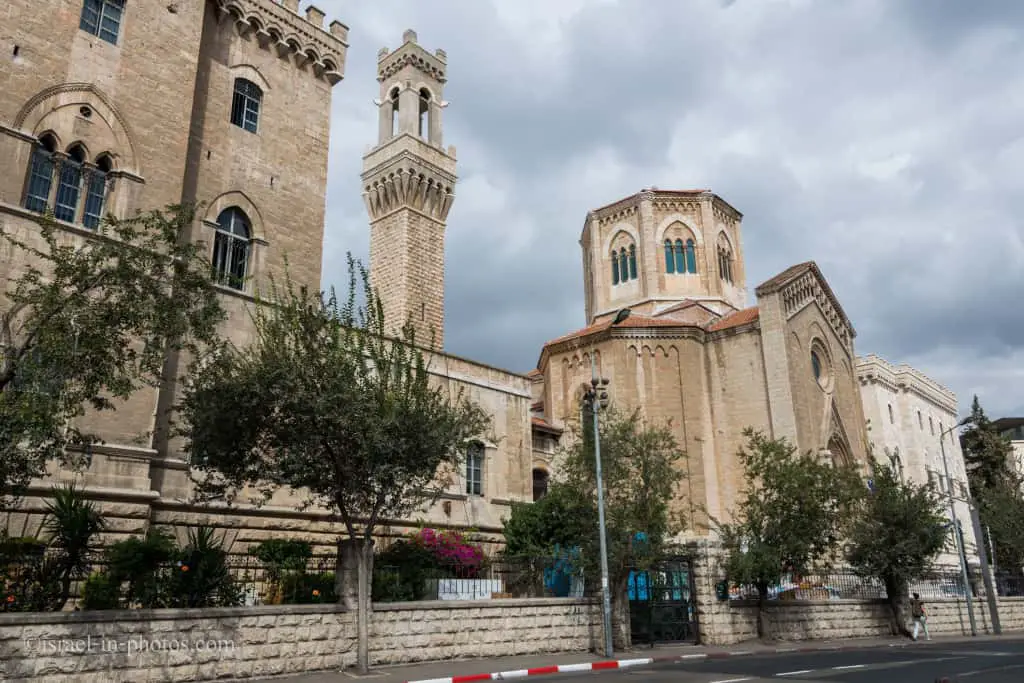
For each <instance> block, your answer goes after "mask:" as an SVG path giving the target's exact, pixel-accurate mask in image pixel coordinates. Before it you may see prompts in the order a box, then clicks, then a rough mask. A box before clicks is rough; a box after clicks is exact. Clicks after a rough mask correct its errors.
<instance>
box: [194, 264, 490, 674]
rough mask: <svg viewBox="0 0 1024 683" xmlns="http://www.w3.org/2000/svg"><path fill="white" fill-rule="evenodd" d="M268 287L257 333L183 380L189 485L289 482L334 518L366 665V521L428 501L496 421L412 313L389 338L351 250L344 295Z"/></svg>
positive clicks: (199, 490)
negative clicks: (352, 570)
mask: <svg viewBox="0 0 1024 683" xmlns="http://www.w3.org/2000/svg"><path fill="white" fill-rule="evenodd" d="M360 284H361V287H360V286H359V285H360ZM357 294H361V295H362V296H363V297H365V299H364V301H365V303H363V304H358V303H357ZM270 295H271V301H272V302H273V303H267V302H265V303H264V305H261V306H258V307H257V308H256V310H255V312H254V314H253V326H254V335H253V339H252V343H251V344H249V345H248V346H247V347H245V348H244V349H242V348H237V347H235V346H233V345H230V344H224V345H223V346H221V347H220V348H219V349H217V350H216V351H214V352H212V353H210V354H208V355H207V356H206V357H205V358H204V359H202V360H201V362H200V363H198V364H197V366H196V369H195V372H194V374H193V376H192V378H191V380H190V381H189V382H188V385H187V387H186V388H185V390H184V393H183V399H182V402H181V405H180V415H181V418H182V423H183V430H182V431H183V433H184V434H185V436H186V438H187V444H186V449H187V451H188V453H189V457H190V458H191V463H192V466H193V468H194V469H195V472H196V474H197V476H196V494H197V497H198V498H200V499H210V498H214V499H218V498H219V499H226V500H234V499H235V498H236V497H237V495H238V493H239V491H240V490H241V489H242V488H243V487H245V486H247V485H249V486H252V487H254V489H255V490H257V491H260V492H262V497H263V499H266V498H268V497H269V496H270V495H271V494H272V493H273V491H274V490H276V489H277V488H279V487H289V488H291V489H293V490H296V491H298V490H301V491H304V492H306V493H307V494H308V497H307V499H306V500H305V501H304V505H311V504H317V505H321V506H324V507H326V508H328V509H331V510H334V511H335V512H336V513H337V514H338V515H339V516H340V518H341V521H342V523H343V524H344V526H345V529H346V533H347V535H348V537H349V539H350V542H351V544H352V545H354V546H356V548H357V549H358V550H357V552H358V555H359V561H358V568H359V571H358V577H359V578H358V593H359V596H360V597H359V602H358V604H359V631H360V652H359V662H360V668H361V669H363V670H366V669H367V668H368V655H367V652H366V645H365V642H366V638H365V637H364V636H365V633H366V628H367V626H366V623H367V622H366V613H367V602H368V600H369V595H370V593H369V576H370V574H371V572H372V559H373V554H372V546H371V539H372V538H373V533H374V530H375V529H376V528H377V526H378V525H379V524H380V522H381V521H382V520H385V519H401V518H404V517H408V516H410V515H411V514H413V513H414V512H416V511H417V510H420V509H422V508H423V506H424V505H426V504H427V503H430V502H432V501H434V500H436V499H437V497H438V496H439V495H440V493H441V492H442V491H443V490H444V489H445V488H447V487H448V486H449V485H450V482H451V476H452V475H453V474H454V472H455V471H457V468H458V466H459V464H460V462H461V460H462V454H463V450H464V449H465V447H466V444H467V441H468V440H469V439H471V438H474V437H479V436H483V435H485V432H487V431H488V429H489V425H490V419H489V417H488V416H487V415H486V414H485V413H484V412H483V411H482V410H481V409H480V408H479V407H478V406H477V405H475V404H474V403H472V402H471V401H470V400H468V398H466V397H465V396H464V394H463V392H462V391H461V390H458V391H456V390H454V389H453V388H452V387H451V385H450V384H449V385H447V386H445V385H443V384H441V383H439V382H435V381H434V380H433V379H432V377H431V373H430V370H429V368H428V363H427V357H426V355H425V353H424V352H423V351H422V350H421V349H420V348H419V347H418V346H416V340H415V333H414V330H413V328H412V326H411V325H409V324H407V325H406V326H405V328H404V329H403V330H402V335H401V337H400V338H398V339H395V338H390V337H388V336H386V334H385V328H384V315H383V309H382V306H381V303H380V300H379V299H378V297H377V295H376V293H375V292H374V291H373V290H372V289H371V288H370V284H369V278H368V277H367V273H366V270H365V269H364V268H363V267H362V266H361V265H358V264H357V263H356V262H355V261H354V260H353V259H352V257H351V256H349V293H348V297H347V299H346V300H345V302H344V303H343V304H342V303H340V302H339V300H338V298H337V296H336V295H335V293H334V292H333V291H332V292H331V293H330V294H329V295H325V294H324V293H316V294H314V293H311V292H309V291H308V290H306V289H305V288H298V289H296V288H295V287H294V286H293V285H292V284H291V282H290V281H288V282H286V284H285V286H284V287H282V288H277V287H276V286H275V287H273V288H272V290H271V292H270ZM341 548H343V546H342V545H341V544H339V556H340V555H341ZM339 569H340V568H339ZM341 574H342V572H341V571H339V575H341ZM339 593H340V594H343V593H344V591H339Z"/></svg>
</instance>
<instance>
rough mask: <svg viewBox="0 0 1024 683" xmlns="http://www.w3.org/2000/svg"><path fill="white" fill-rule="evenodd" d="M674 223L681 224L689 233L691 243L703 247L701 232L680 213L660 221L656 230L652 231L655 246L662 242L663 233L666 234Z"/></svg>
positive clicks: (663, 239)
mask: <svg viewBox="0 0 1024 683" xmlns="http://www.w3.org/2000/svg"><path fill="white" fill-rule="evenodd" d="M676 223H680V224H682V226H683V228H684V229H686V230H688V231H689V232H690V236H691V237H693V241H694V242H695V243H696V244H697V246H698V247H703V246H704V236H703V235H702V234H701V231H700V230H699V229H697V227H696V226H695V225H694V224H693V222H692V219H690V218H688V217H686V216H684V215H683V214H681V213H674V214H672V215H670V216H666V217H665V218H664V219H662V221H661V223H659V224H658V229H657V230H655V231H654V242H655V244H659V245H660V244H661V243H662V242H664V241H665V233H667V232H668V229H669V228H671V227H673V226H674V225H675V224H676ZM680 236H682V235H680Z"/></svg>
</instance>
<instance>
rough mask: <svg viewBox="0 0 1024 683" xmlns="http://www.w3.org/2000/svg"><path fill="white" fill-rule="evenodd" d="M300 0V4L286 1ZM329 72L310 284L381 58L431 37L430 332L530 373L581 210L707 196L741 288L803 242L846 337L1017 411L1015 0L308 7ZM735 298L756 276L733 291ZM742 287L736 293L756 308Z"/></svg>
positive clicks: (576, 313) (361, 134)
mask: <svg viewBox="0 0 1024 683" xmlns="http://www.w3.org/2000/svg"><path fill="white" fill-rule="evenodd" d="M303 4H305V2H304V3H303ZM317 5H318V6H320V7H321V8H322V9H324V10H325V11H326V12H327V14H328V16H329V18H331V19H333V18H337V19H340V20H341V21H343V22H345V23H346V24H347V25H348V26H349V27H350V29H351V33H350V43H351V47H350V50H349V60H348V65H347V69H346V74H345V76H346V78H345V80H344V81H342V82H341V83H340V84H338V85H337V86H336V87H335V90H334V114H333V122H332V137H331V160H330V175H329V178H330V180H329V191H328V197H327V208H328V218H327V235H326V244H325V255H324V285H325V286H327V285H331V284H335V285H339V286H342V285H344V284H345V282H346V277H345V272H344V271H345V253H346V252H347V251H351V252H352V253H353V254H354V255H355V256H356V257H358V258H361V259H363V260H364V261H365V260H367V258H368V245H369V234H368V228H367V218H366V213H365V209H364V208H363V204H362V200H361V198H360V187H359V172H360V164H361V156H362V154H363V153H364V151H365V149H366V146H367V145H368V144H371V143H373V142H375V140H376V130H377V118H376V116H377V115H376V109H375V107H374V105H373V104H372V100H373V98H374V97H377V95H378V84H377V82H376V79H375V74H376V72H375V64H376V54H377V50H378V49H379V48H381V47H383V46H388V47H390V48H392V49H394V48H395V47H397V46H398V45H399V44H400V43H401V36H402V32H403V30H404V29H406V28H413V29H415V30H416V31H417V33H418V35H419V42H420V44H421V45H423V46H424V47H425V48H426V49H427V50H429V51H433V50H434V49H436V48H438V47H440V48H443V49H444V50H446V51H447V53H448V66H449V72H448V78H449V81H448V84H447V86H446V91H445V98H446V99H447V100H448V101H449V102H450V103H451V105H450V106H449V107H448V109H446V110H445V142H446V144H452V145H455V146H456V147H457V149H458V164H459V166H458V174H459V185H458V188H457V190H456V201H455V206H454V208H453V209H452V212H451V214H450V216H449V225H448V233H447V255H446V259H447V292H446V296H447V299H446V316H447V320H446V330H445V341H446V347H447V350H449V351H450V352H452V353H455V354H458V355H462V356H467V357H470V358H473V359H476V360H479V361H482V362H485V363H490V364H492V365H497V366H499V367H504V368H508V369H510V370H515V371H520V372H526V371H528V370H530V369H531V368H533V367H534V366H535V364H536V361H537V357H538V355H539V352H540V348H541V346H542V345H543V343H544V342H545V341H546V340H548V339H551V338H554V337H557V336H559V335H561V334H564V333H566V332H568V331H571V330H573V329H576V328H578V327H581V326H583V325H584V324H585V320H584V317H583V316H584V313H583V287H582V267H581V264H580V248H579V244H578V240H579V236H580V230H581V228H582V225H583V220H584V217H585V216H586V212H587V210H588V209H590V208H593V207H597V206H600V205H603V204H606V203H608V202H611V201H614V200H616V199H618V198H621V197H623V196H626V195H629V194H632V193H634V192H637V191H638V190H640V189H641V188H643V187H648V186H657V187H659V188H663V189H671V188H677V189H684V188H697V187H699V188H710V189H712V190H713V191H714V192H716V193H718V194H719V195H721V196H722V197H723V198H725V199H726V200H727V201H728V202H730V203H731V204H733V205H734V206H735V207H737V208H738V209H739V210H740V211H742V212H743V214H744V222H743V242H744V249H745V252H746V259H747V273H748V283H747V284H748V287H749V288H750V290H751V292H752V291H753V288H754V286H756V285H757V284H759V283H760V282H762V281H764V280H766V279H767V278H769V277H771V276H772V275H774V274H775V273H777V272H778V271H780V270H782V269H784V268H785V267H787V266H789V265H792V264H794V263H797V262H800V261H804V260H809V259H813V260H815V261H817V263H818V265H819V266H820V267H821V268H822V270H823V271H824V273H825V276H826V277H827V278H828V280H829V282H830V284H831V285H832V287H833V288H834V289H835V291H836V293H837V295H838V297H839V299H840V301H841V302H842V304H843V306H844V308H845V309H846V312H847V313H848V314H849V316H850V317H851V319H852V321H853V324H854V327H855V328H856V330H857V333H858V336H857V339H856V342H855V343H856V347H857V351H858V353H860V354H864V353H869V352H874V353H877V354H879V355H881V356H883V357H884V358H886V359H888V360H890V361H894V362H907V363H910V364H912V365H914V366H915V367H917V368H918V369H920V370H922V371H923V372H925V373H927V374H929V375H930V376H932V377H934V378H935V379H937V380H939V381H940V382H942V383H944V384H946V385H947V386H949V387H950V388H952V389H953V390H954V391H956V392H957V394H958V397H959V399H960V404H961V411H962V412H963V411H965V410H966V408H967V406H968V405H969V403H970V399H971V395H972V394H974V393H977V394H979V395H980V398H981V400H982V404H983V405H984V406H985V407H986V409H987V411H988V412H989V414H990V415H992V416H995V417H998V416H1001V415H1007V414H1014V415H1022V414H1024V302H1022V300H1021V296H1022V294H1024V223H1022V221H1021V216H1024V29H1022V28H1021V27H1022V26H1024V2H1019V1H1018V0H1005V1H1002V2H1000V1H997V0H970V2H964V1H961V0H918V1H911V0H906V1H903V0H850V1H848V2H838V1H835V0H618V1H616V0H430V1H429V2H424V1H422V0H386V1H375V2H352V1H345V0H318V2H317ZM751 296H752V294H751ZM751 303H753V302H751Z"/></svg>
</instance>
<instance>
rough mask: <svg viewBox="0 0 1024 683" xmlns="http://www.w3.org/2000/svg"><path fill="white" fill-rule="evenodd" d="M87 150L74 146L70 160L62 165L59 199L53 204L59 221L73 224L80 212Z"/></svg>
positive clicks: (54, 213) (58, 185)
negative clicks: (80, 195)
mask: <svg viewBox="0 0 1024 683" xmlns="http://www.w3.org/2000/svg"><path fill="white" fill-rule="evenodd" d="M84 161H85V149H83V148H82V146H81V145H72V146H71V149H69V150H68V158H67V159H64V160H63V162H62V163H61V165H60V180H59V181H58V183H57V198H56V200H54V203H53V215H54V217H56V218H57V219H58V220H62V221H67V222H69V223H73V222H74V221H75V214H76V213H77V211H78V195H79V194H80V193H81V191H82V162H84Z"/></svg>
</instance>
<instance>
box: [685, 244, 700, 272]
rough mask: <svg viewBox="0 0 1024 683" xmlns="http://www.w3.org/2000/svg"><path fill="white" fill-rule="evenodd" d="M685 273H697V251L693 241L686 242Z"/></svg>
mask: <svg viewBox="0 0 1024 683" xmlns="http://www.w3.org/2000/svg"><path fill="white" fill-rule="evenodd" d="M686 272H688V273H696V272H697V249H696V247H695V246H694V245H693V240H686Z"/></svg>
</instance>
